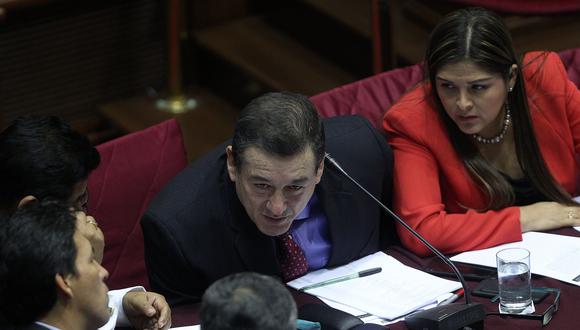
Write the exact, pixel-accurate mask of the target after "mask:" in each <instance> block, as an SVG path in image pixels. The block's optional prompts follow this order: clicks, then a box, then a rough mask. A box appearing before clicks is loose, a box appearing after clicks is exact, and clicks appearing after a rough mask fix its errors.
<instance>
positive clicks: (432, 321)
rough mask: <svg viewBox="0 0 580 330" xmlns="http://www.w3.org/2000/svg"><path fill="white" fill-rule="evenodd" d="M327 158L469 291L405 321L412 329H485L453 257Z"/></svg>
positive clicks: (480, 307)
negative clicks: (459, 300) (460, 299)
mask: <svg viewBox="0 0 580 330" xmlns="http://www.w3.org/2000/svg"><path fill="white" fill-rule="evenodd" d="M324 158H325V159H326V160H327V161H328V162H329V163H330V164H332V165H333V166H334V168H336V169H337V170H338V171H340V173H342V175H344V176H345V177H346V178H347V179H349V181H350V182H352V183H354V184H355V185H356V186H357V187H358V188H359V189H360V190H362V191H363V192H364V193H365V194H366V195H367V196H369V197H370V198H371V199H372V200H373V201H375V202H376V203H377V204H378V205H379V206H380V207H381V208H382V209H383V210H384V211H385V212H387V214H389V215H390V216H391V217H392V218H394V219H395V220H396V221H397V222H398V223H399V224H400V225H402V226H403V227H405V229H407V231H409V232H410V233H411V234H413V236H415V237H416V238H417V239H418V240H420V241H421V242H422V243H423V244H425V246H426V247H427V248H429V250H431V251H432V252H433V253H434V254H435V255H436V256H437V257H439V258H440V259H441V260H443V262H444V263H445V264H447V265H448V266H449V267H450V268H451V269H452V270H453V272H454V273H455V275H456V276H457V278H458V279H459V282H461V286H462V287H463V290H464V292H465V304H458V303H453V304H448V305H444V306H437V307H434V308H431V309H428V310H425V311H421V312H417V313H415V314H413V315H411V316H409V317H406V318H405V322H406V323H407V326H408V327H409V328H410V329H439V330H447V329H448V330H451V329H462V328H463V327H467V326H469V327H470V328H471V329H483V319H484V318H485V310H484V309H483V305H482V304H479V303H471V301H470V298H469V288H468V287H467V285H466V283H465V279H464V278H463V275H461V272H460V271H459V269H457V267H456V266H455V264H453V262H451V260H450V259H449V258H447V257H446V256H445V255H444V254H443V253H441V251H439V250H438V249H437V248H435V247H434V246H433V245H431V243H429V242H428V241H427V240H426V239H425V238H424V237H423V236H421V235H420V234H419V233H418V232H417V231H415V230H414V229H413V228H411V226H409V225H408V224H407V223H406V222H405V221H403V219H401V218H400V217H399V216H398V215H396V214H395V213H394V212H393V211H391V210H390V209H389V208H388V207H386V206H385V205H384V204H383V203H382V202H381V201H380V200H379V199H378V198H376V197H375V196H374V195H373V194H371V193H370V192H369V191H368V190H366V189H365V188H364V187H363V186H362V185H361V184H360V183H358V182H357V181H356V180H355V179H353V178H352V177H351V176H350V175H349V174H348V173H347V172H346V171H345V170H344V169H343V168H342V167H341V166H340V165H339V164H338V162H336V160H334V159H333V158H332V157H330V154H328V153H326V155H325V156H324Z"/></svg>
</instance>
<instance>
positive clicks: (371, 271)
mask: <svg viewBox="0 0 580 330" xmlns="http://www.w3.org/2000/svg"><path fill="white" fill-rule="evenodd" d="M382 270H383V269H382V268H381V267H376V268H371V269H367V270H362V271H360V272H356V273H354V274H350V275H345V276H341V277H337V278H333V279H330V280H326V281H322V282H319V283H315V284H311V285H307V286H305V287H302V288H300V289H298V291H302V292H304V291H306V290H310V289H315V288H320V287H323V286H327V285H331V284H335V283H339V282H344V281H348V280H352V279H355V278H359V277H365V276H369V275H373V274H377V273H380V272H381V271H382Z"/></svg>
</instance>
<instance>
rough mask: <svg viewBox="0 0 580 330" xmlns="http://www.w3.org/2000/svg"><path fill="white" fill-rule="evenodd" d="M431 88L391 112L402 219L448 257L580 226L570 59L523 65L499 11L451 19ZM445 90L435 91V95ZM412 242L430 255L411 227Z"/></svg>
mask: <svg viewBox="0 0 580 330" xmlns="http://www.w3.org/2000/svg"><path fill="white" fill-rule="evenodd" d="M425 64H426V66H425V67H426V70H427V72H428V75H429V79H428V81H425V82H424V83H422V84H420V85H419V86H417V87H416V88H415V89H414V90H412V91H411V92H409V93H408V94H406V95H405V96H403V97H402V98H401V99H400V100H399V101H398V102H397V103H396V104H395V105H393V107H392V108H391V109H389V110H388V111H387V112H386V113H385V117H384V120H383V127H384V128H385V129H386V131H387V134H388V139H389V143H390V144H391V146H392V148H393V150H394V155H395V168H394V169H395V170H394V200H393V205H394V207H395V211H396V212H397V213H398V214H400V215H401V216H402V217H403V219H405V220H406V221H407V222H408V223H409V225H411V226H412V227H413V228H414V229H416V230H417V231H418V232H419V233H421V234H422V235H424V236H425V238H427V240H429V241H430V242H431V243H433V245H435V246H436V247H437V248H439V249H441V250H442V251H443V252H444V253H456V252H461V251H467V250H474V249H481V248H487V247H490V246H494V245H498V244H502V243H508V242H513V241H518V240H521V238H522V232H526V231H533V230H536V231H537V230H549V229H554V228H559V227H565V226H578V225H580V208H579V206H578V204H576V203H575V202H573V201H572V199H571V196H573V195H574V194H575V193H576V190H577V176H578V174H579V173H578V172H579V168H578V164H577V162H576V155H577V154H579V153H580V92H579V91H578V89H577V88H576V86H575V85H574V84H573V83H572V82H570V81H568V79H567V77H566V72H565V70H564V67H563V65H562V63H561V62H560V59H559V57H558V56H557V55H556V54H553V53H543V52H532V53H528V54H526V55H525V56H524V57H523V59H521V60H520V59H519V58H518V57H516V55H515V52H514V50H513V47H512V44H511V37H510V36H509V32H508V30H507V28H506V26H505V25H504V24H503V22H502V21H501V19H500V18H499V17H498V16H497V15H495V14H494V13H492V12H490V11H487V10H484V9H481V8H468V9H461V10H458V11H455V12H453V13H451V14H449V15H448V16H446V17H445V18H444V19H443V21H442V22H441V23H439V25H438V26H437V27H436V28H435V30H434V31H433V33H432V35H431V39H430V42H429V45H428V50H427V53H426V62H425ZM433 86H434V87H433ZM399 235H400V237H401V240H402V242H403V244H404V245H405V246H406V247H407V248H409V249H411V250H412V251H414V252H415V253H417V254H419V255H427V254H429V253H430V252H429V250H428V249H426V248H425V246H423V245H422V244H421V243H420V242H419V241H418V240H416V239H415V238H414V237H412V236H411V235H410V234H409V233H407V232H406V231H405V230H404V229H403V228H399Z"/></svg>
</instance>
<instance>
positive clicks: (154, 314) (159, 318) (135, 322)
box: [123, 291, 171, 330]
mask: <svg viewBox="0 0 580 330" xmlns="http://www.w3.org/2000/svg"><path fill="white" fill-rule="evenodd" d="M123 310H124V311H125V315H127V319H129V322H131V325H132V326H133V327H134V328H136V329H144V330H158V329H163V330H165V329H169V327H170V326H171V309H170V308H169V305H168V304H167V301H165V298H164V297H163V296H162V295H160V294H157V293H154V292H141V291H137V292H134V291H132V292H127V294H125V296H124V297H123Z"/></svg>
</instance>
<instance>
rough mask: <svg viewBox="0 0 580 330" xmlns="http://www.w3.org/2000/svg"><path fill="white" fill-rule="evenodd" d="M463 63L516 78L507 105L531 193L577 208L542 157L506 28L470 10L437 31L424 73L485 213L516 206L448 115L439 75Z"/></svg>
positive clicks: (509, 188)
mask: <svg viewBox="0 0 580 330" xmlns="http://www.w3.org/2000/svg"><path fill="white" fill-rule="evenodd" d="M463 60H469V61H471V62H473V63H474V64H476V65H478V66H480V67H481V68H483V69H485V70H487V71H489V72H491V73H498V74H500V75H501V76H502V78H503V79H504V81H506V82H507V81H508V80H509V78H510V77H511V76H510V75H511V74H516V75H517V77H516V83H515V86H514V88H513V91H512V92H510V93H508V99H507V102H508V103H509V105H510V108H511V112H512V122H513V132H514V139H515V146H516V155H517V158H518V163H519V165H520V167H521V168H522V170H523V172H524V174H525V175H526V177H527V178H528V180H529V181H530V182H531V184H532V185H533V187H534V188H535V189H537V190H538V191H539V192H540V193H541V194H542V195H544V196H545V197H546V198H548V199H549V200H552V201H555V202H559V203H563V204H574V202H572V200H571V198H570V195H569V194H568V193H567V192H566V191H565V190H564V189H563V188H562V187H561V186H560V185H559V184H558V183H556V181H555V180H554V178H553V177H552V175H551V173H550V171H549V170H548V168H547V166H546V163H545V162H544V159H543V157H542V154H541V153H540V149H539V147H538V142H537V140H536V137H535V135H534V130H533V126H532V120H531V116H530V110H529V107H528V101H527V96H526V91H525V83H524V77H523V75H522V64H521V61H520V59H519V58H518V57H517V56H516V53H515V51H514V49H513V46H512V40H511V36H510V34H509V32H508V29H507V27H506V26H505V24H504V23H503V21H502V20H501V18H500V17H499V16H497V15H496V14H494V13H493V12H491V11H488V10H485V9H483V8H466V9H460V10H457V11H454V12H452V13H450V14H449V15H447V16H446V17H445V18H443V20H442V21H441V22H440V23H439V24H438V25H437V27H435V29H434V30H433V32H432V33H431V37H430V40H429V44H428V46H427V52H426V56H425V61H426V65H425V69H426V72H427V75H428V79H429V81H430V82H431V100H432V101H434V104H435V107H436V108H437V110H438V112H439V115H440V117H441V118H442V119H443V122H444V123H445V126H446V128H447V132H448V134H449V138H450V140H451V143H452V145H453V148H454V149H455V151H456V152H457V154H458V155H459V157H460V158H461V159H462V160H463V162H464V164H465V166H466V167H467V169H468V171H469V173H470V175H471V176H472V177H473V178H474V179H475V181H476V182H477V183H478V184H479V185H480V187H481V188H482V190H483V191H484V193H485V194H486V196H487V197H488V204H487V206H486V209H496V210H497V209H500V208H503V207H506V206H510V205H513V203H514V200H515V196H514V191H513V188H512V186H511V185H510V184H509V182H508V181H507V180H506V178H505V177H504V176H503V175H502V174H501V173H500V172H499V171H498V170H497V169H495V168H494V167H493V166H491V165H490V164H489V162H487V161H486V160H485V159H484V157H483V156H482V155H481V153H480V152H479V150H478V148H477V146H476V143H475V141H474V139H472V138H471V137H470V136H468V135H466V134H464V133H463V132H461V131H460V130H459V128H458V127H457V125H456V124H455V123H454V122H453V120H452V119H451V118H450V117H449V116H448V115H447V113H446V112H445V109H444V108H443V105H442V103H441V100H440V99H439V96H438V94H437V91H436V87H435V86H436V81H435V79H436V75H437V72H439V70H440V69H441V68H442V67H443V66H444V65H447V64H450V63H458V62H461V61H463ZM513 64H517V66H518V70H516V72H512V70H511V67H512V65H513Z"/></svg>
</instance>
